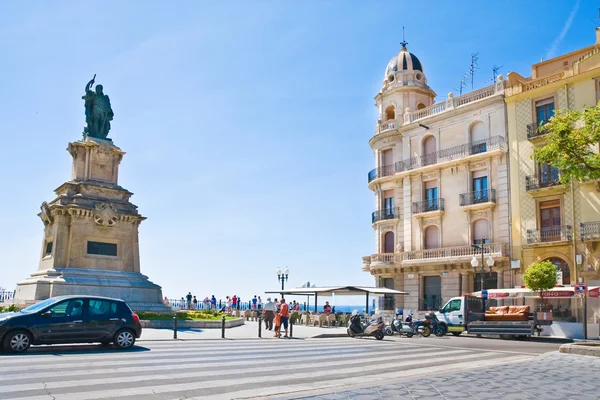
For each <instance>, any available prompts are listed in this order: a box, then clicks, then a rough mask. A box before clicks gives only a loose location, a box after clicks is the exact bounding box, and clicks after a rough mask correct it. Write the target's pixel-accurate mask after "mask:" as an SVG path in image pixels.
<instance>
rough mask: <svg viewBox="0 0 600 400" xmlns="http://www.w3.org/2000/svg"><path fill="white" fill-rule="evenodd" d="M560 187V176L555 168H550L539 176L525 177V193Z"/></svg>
mask: <svg viewBox="0 0 600 400" xmlns="http://www.w3.org/2000/svg"><path fill="white" fill-rule="evenodd" d="M559 185H560V174H559V173H558V169H557V168H554V167H552V168H550V169H549V170H546V171H545V172H544V173H542V174H541V175H540V176H536V175H529V176H526V177H525V188H526V189H527V191H528V192H529V191H532V190H540V189H544V188H549V187H553V186H559Z"/></svg>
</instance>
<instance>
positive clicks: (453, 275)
mask: <svg viewBox="0 0 600 400" xmlns="http://www.w3.org/2000/svg"><path fill="white" fill-rule="evenodd" d="M504 86H505V82H504V81H503V79H502V77H499V79H498V81H497V82H496V83H494V84H493V85H491V86H488V87H485V88H483V89H480V90H477V91H474V92H471V93H467V94H465V95H462V96H458V97H454V96H453V94H452V93H450V94H449V95H448V98H447V100H445V101H442V102H440V103H434V100H435V97H436V94H435V92H434V91H433V90H432V89H431V88H430V87H429V86H428V85H427V78H426V76H425V72H424V68H423V66H422V64H421V62H420V60H419V59H418V58H417V57H416V56H415V55H414V54H412V53H410V52H408V50H407V48H406V43H403V47H402V49H401V51H400V53H398V54H397V55H396V56H394V58H392V60H391V61H390V62H389V64H388V65H387V67H386V70H385V75H384V80H383V84H382V89H381V91H380V92H379V93H378V94H377V96H376V97H375V103H376V106H377V108H378V110H379V121H378V122H377V125H376V127H375V135H374V136H373V137H372V138H371V140H370V143H369V144H370V146H371V148H372V150H373V152H374V156H375V164H376V168H375V169H373V170H372V171H371V172H369V174H368V186H369V188H370V189H371V190H373V192H374V197H375V204H376V207H375V211H374V212H373V213H372V215H371V223H372V226H373V230H374V233H375V238H376V240H375V249H374V250H375V251H374V253H373V254H372V255H369V256H365V257H363V264H362V269H363V271H365V272H369V273H371V274H372V275H373V276H374V277H375V278H376V280H377V282H376V283H377V286H385V287H388V288H393V289H397V290H403V291H406V292H409V293H410V294H409V295H408V296H405V297H402V298H401V297H400V296H398V297H396V298H394V297H388V298H383V299H380V304H379V309H383V310H393V309H394V308H396V307H398V308H405V309H411V310H415V311H417V310H418V311H423V310H432V309H437V308H439V307H440V306H441V305H443V302H444V301H446V300H448V299H449V298H451V297H454V296H458V295H460V294H462V293H464V292H471V291H474V290H479V288H480V286H481V278H482V277H483V278H484V279H483V285H484V286H485V288H486V289H489V288H496V287H505V286H507V287H510V286H513V285H514V284H515V279H516V278H515V276H514V272H513V271H512V270H511V264H510V259H509V250H508V243H509V241H510V235H511V230H510V225H509V192H508V165H507V134H506V126H507V123H506V113H505V104H504ZM472 263H476V264H478V266H477V272H475V271H474V267H473V266H472ZM482 264H485V266H483V265H482ZM490 264H493V265H492V266H491V267H488V265H490ZM482 266H483V267H484V271H485V273H484V274H481V273H480V271H481V269H482ZM489 269H491V272H489Z"/></svg>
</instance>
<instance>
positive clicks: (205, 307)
mask: <svg viewBox="0 0 600 400" xmlns="http://www.w3.org/2000/svg"><path fill="white" fill-rule="evenodd" d="M202 303H203V304H204V309H205V310H208V309H209V308H210V299H209V298H208V296H206V297H205V298H204V300H203V301H202Z"/></svg>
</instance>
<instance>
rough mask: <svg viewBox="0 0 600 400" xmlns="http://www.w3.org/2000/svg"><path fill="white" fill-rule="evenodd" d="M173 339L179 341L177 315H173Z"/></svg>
mask: <svg viewBox="0 0 600 400" xmlns="http://www.w3.org/2000/svg"><path fill="white" fill-rule="evenodd" d="M173 339H177V313H175V314H173Z"/></svg>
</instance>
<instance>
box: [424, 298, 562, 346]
mask: <svg viewBox="0 0 600 400" xmlns="http://www.w3.org/2000/svg"><path fill="white" fill-rule="evenodd" d="M486 300H487V297H486V296H485V295H484V296H481V297H477V296H472V295H464V296H460V297H453V298H451V299H450V300H448V302H447V303H446V304H445V305H444V306H443V307H442V308H440V310H439V311H438V312H436V313H435V314H436V316H437V317H438V319H439V320H440V321H441V322H442V323H445V324H446V325H447V326H448V332H450V333H452V334H453V335H455V336H458V335H460V334H461V333H463V332H467V333H471V334H476V335H478V336H480V335H498V336H501V337H527V336H532V335H535V334H538V335H539V334H540V333H541V331H542V325H548V324H549V323H552V317H551V313H542V314H550V315H538V314H539V313H533V312H530V310H529V306H524V305H520V306H517V305H513V306H501V307H489V308H486ZM538 317H539V318H538Z"/></svg>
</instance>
